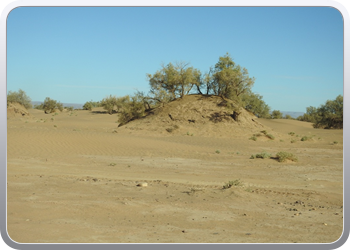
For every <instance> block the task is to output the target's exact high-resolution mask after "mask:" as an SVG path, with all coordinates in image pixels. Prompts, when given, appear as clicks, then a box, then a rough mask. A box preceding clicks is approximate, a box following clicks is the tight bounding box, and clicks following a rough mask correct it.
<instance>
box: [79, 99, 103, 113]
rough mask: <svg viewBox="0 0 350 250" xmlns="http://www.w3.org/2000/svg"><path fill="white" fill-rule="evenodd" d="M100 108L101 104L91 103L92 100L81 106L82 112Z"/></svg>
mask: <svg viewBox="0 0 350 250" xmlns="http://www.w3.org/2000/svg"><path fill="white" fill-rule="evenodd" d="M97 107H101V102H93V101H92V100H91V101H89V102H86V103H85V104H84V105H83V110H90V111H91V110H92V109H93V108H97Z"/></svg>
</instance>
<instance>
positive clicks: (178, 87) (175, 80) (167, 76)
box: [147, 62, 200, 103]
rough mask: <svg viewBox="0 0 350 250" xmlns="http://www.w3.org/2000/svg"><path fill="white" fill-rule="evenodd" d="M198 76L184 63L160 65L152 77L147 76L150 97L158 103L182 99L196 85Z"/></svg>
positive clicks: (198, 73) (195, 71) (150, 75)
mask: <svg viewBox="0 0 350 250" xmlns="http://www.w3.org/2000/svg"><path fill="white" fill-rule="evenodd" d="M199 75H200V71H199V70H197V69H194V68H193V67H189V64H188V63H185V62H180V63H176V64H172V63H169V64H167V65H162V68H161V69H160V70H158V71H157V72H156V73H154V74H153V75H152V74H147V78H148V80H149V84H150V93H151V97H152V98H153V99H154V100H156V101H157V102H160V103H166V102H169V101H172V100H175V99H176V98H182V97H183V96H184V95H187V94H188V93H189V92H190V91H191V89H192V87H193V86H194V85H196V84H197V81H198V78H199Z"/></svg>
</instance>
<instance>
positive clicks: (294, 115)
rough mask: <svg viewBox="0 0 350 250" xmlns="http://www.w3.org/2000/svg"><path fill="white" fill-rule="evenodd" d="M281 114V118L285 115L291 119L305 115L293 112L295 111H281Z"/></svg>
mask: <svg viewBox="0 0 350 250" xmlns="http://www.w3.org/2000/svg"><path fill="white" fill-rule="evenodd" d="M281 113H282V114H283V117H284V116H285V115H290V116H291V117H293V118H297V117H298V116H301V115H303V114H305V113H304V112H295V111H281Z"/></svg>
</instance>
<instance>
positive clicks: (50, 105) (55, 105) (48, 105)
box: [42, 97, 63, 114]
mask: <svg viewBox="0 0 350 250" xmlns="http://www.w3.org/2000/svg"><path fill="white" fill-rule="evenodd" d="M42 109H43V110H44V111H45V113H47V114H48V113H53V112H55V111H56V109H58V110H60V111H62V110H63V105H62V103H60V102H57V101H56V100H52V99H50V98H49V97H46V98H45V100H44V102H43V104H42Z"/></svg>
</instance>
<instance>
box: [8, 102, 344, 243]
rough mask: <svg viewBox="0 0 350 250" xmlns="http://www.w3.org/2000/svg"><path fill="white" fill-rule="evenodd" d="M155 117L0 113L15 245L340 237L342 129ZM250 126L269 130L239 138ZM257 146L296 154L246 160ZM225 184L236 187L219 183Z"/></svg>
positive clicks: (97, 112) (81, 112)
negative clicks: (124, 120) (288, 158)
mask: <svg viewBox="0 0 350 250" xmlns="http://www.w3.org/2000/svg"><path fill="white" fill-rule="evenodd" d="M188 107H189V106H186V105H184V106H182V108H188ZM203 107H204V106H203ZM179 109H181V108H179ZM168 111H169V110H166V112H167V113H169V112H168ZM171 112H172V111H171ZM179 112H180V111H179ZM181 112H182V113H183V111H181ZM193 112H195V111H193ZM173 113H174V112H173ZM164 114H166V113H164ZM176 116H177V115H176V114H175V113H174V117H176ZM165 118H166V116H164V117H163V118H162V117H161V116H158V117H157V118H156V119H155V120H154V121H153V122H152V123H149V124H151V125H149V126H147V123H148V121H147V119H143V120H139V121H134V122H131V123H129V124H126V125H124V126H121V127H118V125H119V124H118V123H117V120H118V114H113V115H108V114H106V113H104V112H103V110H102V109H95V110H93V112H89V111H84V110H78V111H73V112H67V111H64V112H57V114H55V113H54V114H44V112H43V111H40V110H29V115H25V116H23V115H20V116H17V115H10V116H8V123H7V124H8V127H7V163H8V165H7V182H8V183H7V194H8V203H7V208H8V211H7V229H8V234H9V236H10V237H11V238H12V239H13V240H14V241H17V242H21V243H25V242H35V243H37V242H41V243H46V242H95V243H100V242H113V243H124V242H144V243H146V242H147V243H148V242H154V243H160V242H163V243H171V242H180V243H202V242H203V243H204V242H222V243H230V242H232V243H236V242H258V243H259V242H299V243H300V242H328V243H329V242H333V241H336V240H337V239H338V238H339V237H340V236H341V234H342V230H343V208H342V206H343V131H342V130H321V129H313V128H312V126H311V124H310V123H306V122H300V121H294V120H264V119H256V122H253V124H259V125H258V126H254V125H252V126H241V125H237V124H235V123H234V121H230V122H228V123H215V122H206V123H205V124H202V123H200V122H196V123H191V122H188V121H187V122H186V121H185V122H182V123H179V125H178V126H179V128H178V129H176V131H174V132H171V133H169V132H168V131H167V130H166V128H168V127H169V126H173V124H172V121H170V119H169V118H167V119H168V120H165ZM149 119H151V118H149ZM197 119H198V118H197ZM174 124H175V123H174ZM260 130H266V131H267V132H268V133H271V134H272V135H274V137H275V139H274V140H271V139H268V138H266V137H265V136H263V135H262V136H259V137H258V138H257V141H253V140H250V139H249V138H250V137H252V136H253V134H256V133H259V131H260ZM289 132H294V133H295V134H294V135H293V136H292V135H289V134H288V133H289ZM302 136H308V137H310V140H308V141H300V139H301V137H302ZM292 140H294V142H293V143H291V141H292ZM334 142H337V143H334ZM264 151H266V152H267V153H270V154H272V155H275V154H276V153H277V152H279V151H287V152H290V153H293V154H294V155H296V156H297V157H298V162H286V163H281V162H278V161H277V160H275V159H250V156H251V155H252V154H257V153H261V152H264ZM229 181H236V182H235V183H236V184H238V185H237V186H232V187H231V188H228V189H223V188H222V187H223V185H224V184H226V183H228V182H229ZM141 182H146V183H147V184H148V185H147V187H139V186H137V184H138V183H141Z"/></svg>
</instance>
